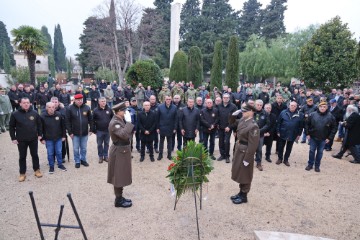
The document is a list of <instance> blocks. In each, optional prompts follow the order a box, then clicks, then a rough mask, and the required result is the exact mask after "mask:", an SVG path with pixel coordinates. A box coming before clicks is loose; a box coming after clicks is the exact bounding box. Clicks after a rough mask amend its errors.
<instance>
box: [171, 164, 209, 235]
mask: <svg viewBox="0 0 360 240" xmlns="http://www.w3.org/2000/svg"><path fill="white" fill-rule="evenodd" d="M181 165H182V166H181V167H182V168H185V169H187V178H186V179H187V180H186V182H185V184H184V186H185V187H184V191H185V190H186V187H187V186H189V188H190V189H191V190H192V192H193V195H194V202H195V214H196V227H197V233H198V239H199V240H200V228H199V217H198V208H197V197H198V198H199V202H200V210H201V209H202V182H201V181H198V179H199V178H200V177H201V176H202V175H203V168H204V167H203V165H202V164H201V159H199V158H196V157H187V158H183V159H182V161H181ZM197 166H198V167H200V169H201V174H200V176H195V174H194V167H197ZM189 179H191V182H190V183H188V182H187V181H188V180H189ZM197 186H198V187H199V188H200V196H199V195H198V193H197V190H196V187H197ZM181 194H182V193H181ZM181 194H179V195H178V193H177V192H176V197H175V205H174V211H175V210H176V204H177V203H178V201H179V199H180V196H181Z"/></svg>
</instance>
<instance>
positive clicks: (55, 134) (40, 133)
mask: <svg viewBox="0 0 360 240" xmlns="http://www.w3.org/2000/svg"><path fill="white" fill-rule="evenodd" d="M72 98H73V100H72ZM87 99H89V101H90V104H88V103H87ZM119 104H122V105H121V106H122V108H124V107H123V106H125V108H126V110H125V111H126V112H127V113H129V116H130V117H129V121H130V122H131V124H132V125H133V128H132V129H131V135H130V139H129V140H130V141H129V144H130V146H131V148H130V149H131V151H133V149H134V148H135V149H136V150H137V151H138V152H139V153H140V159H139V161H140V162H142V161H144V160H145V157H146V154H149V158H150V161H155V157H156V156H155V155H154V154H155V153H156V154H157V160H162V159H163V157H164V142H165V139H166V143H167V145H166V154H167V155H166V156H167V159H169V160H171V159H172V153H173V152H174V150H175V146H176V148H177V149H178V150H180V149H182V147H184V146H186V144H187V142H188V141H191V140H195V139H196V138H197V137H198V141H199V142H201V143H203V145H204V146H205V148H206V149H207V150H208V153H209V157H210V158H211V159H213V160H218V161H224V162H226V163H230V161H231V159H230V155H231V153H235V152H236V151H237V150H236V149H237V148H236V144H237V143H238V144H243V145H244V146H247V145H248V142H247V140H244V139H242V138H241V137H240V139H238V138H239V136H241V134H239V132H240V133H241V131H242V130H243V126H247V125H248V124H245V123H244V122H243V121H242V120H243V119H244V117H243V115H244V114H245V115H246V116H248V115H249V114H246V112H248V111H249V109H251V112H253V114H251V119H252V120H253V122H254V123H255V124H256V125H257V127H258V132H255V133H253V135H257V134H258V136H256V137H257V138H256V141H257V144H256V146H257V147H256V149H255V150H254V155H255V163H256V168H257V169H258V170H259V171H263V164H262V160H263V152H262V151H263V148H264V150H265V160H266V161H268V162H272V159H271V158H270V156H271V150H272V147H273V143H274V142H275V143H276V144H275V148H276V149H275V151H276V155H277V161H276V164H278V165H280V164H282V163H283V164H284V165H286V166H290V156H291V152H292V148H293V145H294V143H298V142H299V141H300V142H301V143H306V142H307V143H308V144H309V157H308V164H307V166H306V168H305V170H307V171H310V170H311V169H313V168H315V171H316V172H320V165H321V159H322V155H323V151H324V150H325V151H331V150H332V145H333V142H334V139H335V135H336V133H337V132H338V137H337V138H336V139H335V141H339V142H342V147H341V150H340V152H339V153H336V154H333V157H334V158H339V159H341V157H342V156H343V155H344V154H345V153H346V151H347V150H349V151H350V153H351V155H352V156H353V157H354V160H353V161H350V162H351V163H360V137H359V136H360V119H359V118H360V115H359V107H360V95H359V94H358V93H357V92H355V91H354V90H353V89H351V88H348V89H343V90H340V89H332V90H331V92H330V93H328V94H326V93H324V92H322V91H321V90H312V89H307V87H306V86H305V84H304V81H301V82H300V83H299V84H298V83H296V82H295V81H292V82H291V84H290V85H289V86H287V87H286V86H281V84H280V83H277V85H276V86H274V87H270V86H267V85H263V84H257V85H254V84H252V83H244V84H241V83H239V86H238V88H237V89H236V90H235V91H233V90H232V89H231V88H229V87H227V86H223V89H222V90H220V89H217V88H216V87H215V88H214V89H212V90H210V89H209V88H208V87H206V86H199V87H198V88H194V86H193V84H192V83H191V82H189V83H184V82H180V83H175V82H170V83H167V82H166V83H164V85H163V86H162V88H161V89H158V90H153V89H152V88H151V86H147V88H146V89H145V88H144V86H143V85H142V84H141V83H139V84H138V86H137V87H136V88H135V89H133V88H132V87H131V86H130V85H126V86H125V87H124V88H122V87H121V86H118V85H117V83H116V82H113V83H111V84H107V83H106V82H105V80H101V81H100V82H99V83H98V84H93V85H92V86H91V90H90V92H89V93H88V94H85V92H84V91H83V88H82V86H79V87H78V89H77V90H76V92H75V95H74V96H73V97H72V96H70V93H69V92H67V91H66V89H62V88H61V86H60V85H59V84H56V85H55V86H54V87H52V88H49V87H48V84H47V83H45V84H43V85H41V86H39V87H38V89H35V88H34V86H32V85H26V86H25V87H24V85H23V84H19V85H18V86H15V85H14V86H11V88H10V90H9V91H8V92H7V94H6V90H5V89H1V90H0V128H1V132H5V131H6V130H9V132H10V136H11V140H12V142H13V143H14V144H17V146H18V150H19V166H20V177H19V181H24V180H25V178H26V174H25V173H26V154H27V149H28V148H29V149H30V154H31V156H32V162H33V170H34V171H35V176H37V177H42V173H41V172H40V167H39V156H38V142H41V143H42V144H44V145H46V149H47V158H48V162H49V173H50V174H52V173H54V171H55V168H54V165H55V159H56V160H57V164H58V168H59V169H60V170H62V171H66V168H65V166H64V164H63V162H64V161H65V157H66V155H68V157H69V150H68V149H69V146H68V144H69V142H68V137H70V138H71V139H72V145H73V159H74V163H75V168H80V166H81V165H82V166H85V167H87V166H89V163H88V160H87V148H88V147H87V142H88V137H89V136H90V135H91V134H95V135H96V142H97V150H98V161H99V163H103V162H104V161H105V162H108V161H109V145H110V136H111V131H109V124H110V122H111V121H112V119H114V117H115V115H116V114H114V111H113V110H118V107H119ZM246 109H247V110H246ZM116 126H117V125H115V127H116ZM232 133H235V134H234V136H235V145H234V146H233V147H232V146H231V138H232ZM236 133H237V134H236ZM215 138H218V139H219V141H218V146H217V147H218V149H219V152H220V155H219V156H214V149H215V147H216V146H215ZM112 140H113V141H112V142H113V144H117V143H115V142H114V139H112ZM175 143H176V144H175ZM264 145H265V147H264ZM232 155H233V158H235V157H234V154H232ZM233 162H234V160H233ZM254 165H255V164H254ZM234 178H236V177H234ZM243 187H244V186H243ZM245 188H246V189H248V190H249V187H245ZM248 190H245V192H248ZM121 191H122V190H121ZM115 192H116V191H115ZM118 192H119V191H118ZM118 195H119V194H118ZM243 195H244V192H243V194H242V195H241V194H237V195H235V196H234V199H232V200H233V201H235V202H236V201H238V200H239V198H238V197H239V196H243ZM235 202H234V203H235ZM127 203H128V202H127ZM240 203H241V201H240ZM122 204H125V202H123V203H122ZM120 205H121V204H120ZM125 205H126V204H125ZM127 205H129V204H127Z"/></svg>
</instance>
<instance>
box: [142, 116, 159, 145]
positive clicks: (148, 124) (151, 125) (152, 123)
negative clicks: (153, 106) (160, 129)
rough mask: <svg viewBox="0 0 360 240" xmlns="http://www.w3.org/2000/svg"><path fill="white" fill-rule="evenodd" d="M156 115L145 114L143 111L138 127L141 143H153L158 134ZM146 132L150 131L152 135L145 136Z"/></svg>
mask: <svg viewBox="0 0 360 240" xmlns="http://www.w3.org/2000/svg"><path fill="white" fill-rule="evenodd" d="M156 119H157V116H156V113H155V112H153V111H151V110H150V111H149V112H145V111H141V112H139V115H138V125H139V131H140V139H141V141H146V142H151V141H154V138H155V134H157V133H156ZM145 131H149V132H150V134H145Z"/></svg>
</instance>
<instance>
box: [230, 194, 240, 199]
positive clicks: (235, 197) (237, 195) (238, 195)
mask: <svg viewBox="0 0 360 240" xmlns="http://www.w3.org/2000/svg"><path fill="white" fill-rule="evenodd" d="M239 197H241V192H239V193H238V194H235V195H234V196H231V197H230V199H231V200H235V199H238V198H239Z"/></svg>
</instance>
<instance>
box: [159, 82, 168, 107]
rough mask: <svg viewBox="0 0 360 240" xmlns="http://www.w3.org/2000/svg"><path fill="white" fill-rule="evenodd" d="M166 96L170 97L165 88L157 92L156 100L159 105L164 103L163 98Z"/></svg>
mask: <svg viewBox="0 0 360 240" xmlns="http://www.w3.org/2000/svg"><path fill="white" fill-rule="evenodd" d="M166 96H171V92H170V90H169V89H168V88H167V87H166V86H163V87H162V89H161V91H160V92H159V94H158V100H159V102H160V103H164V102H165V97H166Z"/></svg>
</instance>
